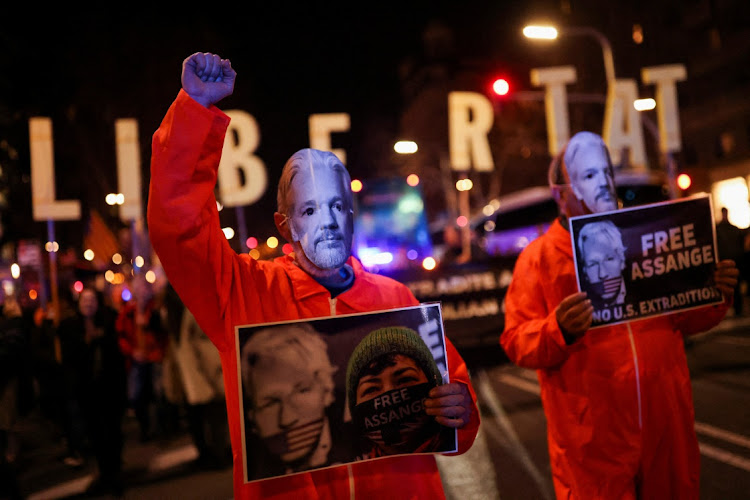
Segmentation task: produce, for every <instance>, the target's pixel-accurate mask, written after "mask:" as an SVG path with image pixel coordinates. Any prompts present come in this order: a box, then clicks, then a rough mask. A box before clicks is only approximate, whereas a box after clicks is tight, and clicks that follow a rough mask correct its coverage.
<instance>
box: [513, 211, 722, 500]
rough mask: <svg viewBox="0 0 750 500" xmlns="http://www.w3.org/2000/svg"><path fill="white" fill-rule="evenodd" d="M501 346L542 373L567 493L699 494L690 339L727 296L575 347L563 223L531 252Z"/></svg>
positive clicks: (553, 458) (572, 284) (562, 494)
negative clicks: (568, 326)
mask: <svg viewBox="0 0 750 500" xmlns="http://www.w3.org/2000/svg"><path fill="white" fill-rule="evenodd" d="M513 274H514V277H522V279H521V278H519V279H514V280H512V282H511V284H510V287H509V289H508V293H507V295H506V297H505V331H504V332H503V334H502V336H501V337H500V343H501V345H502V346H503V348H504V350H505V351H506V353H507V355H508V357H509V359H510V360H511V361H512V362H513V363H515V364H517V365H519V366H522V367H525V368H532V369H535V370H537V374H538V376H539V384H540V386H541V398H542V404H543V406H544V412H545V415H546V418H547V431H548V435H547V441H548V447H549V455H550V462H551V466H552V478H553V481H554V485H555V492H556V495H557V497H558V498H560V499H563V498H565V499H567V498H577V499H586V500H589V499H599V498H601V499H608V500H612V499H620V498H636V496H637V497H638V498H680V499H686V498H698V493H699V489H698V479H699V460H700V456H699V450H698V442H697V438H696V435H695V430H694V428H693V425H694V417H695V415H694V410H693V399H692V391H691V387H690V374H689V372H688V366H687V360H686V357H685V349H684V343H683V336H684V335H688V334H692V333H697V332H700V331H704V330H707V329H709V328H711V327H713V326H714V325H716V324H717V323H718V322H719V321H720V320H721V319H722V318H723V316H724V314H725V313H726V311H727V308H728V305H727V304H726V303H722V304H719V305H714V306H706V307H703V308H699V309H693V310H690V311H686V312H682V313H675V314H671V315H666V316H659V317H654V318H650V319H643V320H639V321H632V322H630V323H624V324H618V325H613V326H608V327H603V328H596V329H593V330H590V331H588V332H586V334H585V335H584V336H583V337H582V338H580V339H579V340H577V341H575V342H573V343H572V344H571V345H567V344H566V342H565V340H564V339H563V336H562V333H561V331H560V328H559V326H558V324H557V320H556V318H555V308H556V307H557V305H558V304H559V303H560V302H561V301H562V299H563V298H565V297H566V296H568V295H570V294H571V293H575V292H576V291H577V290H578V289H577V286H576V276H575V269H574V266H573V249H572V246H571V242H570V234H569V233H568V232H567V231H566V229H565V228H563V226H562V225H561V224H560V222H559V221H555V222H554V223H553V224H552V226H551V227H550V229H549V230H548V231H547V233H546V234H544V235H543V236H541V237H540V238H537V239H536V240H534V241H532V242H531V243H530V244H529V246H528V247H526V248H525V249H524V251H523V252H521V255H520V256H519V259H518V261H517V263H516V267H515V269H514V271H513Z"/></svg>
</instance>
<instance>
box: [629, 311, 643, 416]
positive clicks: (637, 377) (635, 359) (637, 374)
mask: <svg viewBox="0 0 750 500" xmlns="http://www.w3.org/2000/svg"><path fill="white" fill-rule="evenodd" d="M625 324H626V325H627V326H628V337H630V349H631V350H632V351H633V364H635V388H636V392H637V394H638V428H639V429H643V413H642V409H641V374H640V370H638V352H637V351H636V350H635V339H634V338H633V330H632V329H631V328H630V322H628V323H625Z"/></svg>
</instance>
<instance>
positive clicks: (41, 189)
mask: <svg viewBox="0 0 750 500" xmlns="http://www.w3.org/2000/svg"><path fill="white" fill-rule="evenodd" d="M29 147H30V150H31V151H30V152H31V207H32V212H33V217H34V220H79V219H80V218H81V203H80V202H79V201H78V200H55V160H54V147H53V144H52V120H51V119H49V118H45V117H35V118H30V119H29Z"/></svg>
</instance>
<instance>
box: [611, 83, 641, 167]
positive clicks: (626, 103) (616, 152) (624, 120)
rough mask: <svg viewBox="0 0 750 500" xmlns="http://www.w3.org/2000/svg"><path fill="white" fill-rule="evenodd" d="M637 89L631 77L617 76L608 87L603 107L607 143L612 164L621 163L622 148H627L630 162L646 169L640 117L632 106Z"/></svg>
mask: <svg viewBox="0 0 750 500" xmlns="http://www.w3.org/2000/svg"><path fill="white" fill-rule="evenodd" d="M637 98H638V88H637V86H636V83H635V80H633V79H631V78H624V79H618V80H616V81H615V83H614V84H611V85H610V86H609V89H608V90H607V104H606V108H605V110H604V133H603V134H602V136H603V138H604V142H605V143H606V144H607V146H608V147H609V154H610V156H611V157H612V164H613V165H621V164H622V160H623V158H622V152H623V149H627V150H628V162H629V164H630V166H631V167H632V168H634V169H645V168H646V149H645V146H644V144H643V126H642V125H641V116H640V115H639V114H638V111H637V110H636V109H635V107H633V102H634V101H635V100H636V99H637Z"/></svg>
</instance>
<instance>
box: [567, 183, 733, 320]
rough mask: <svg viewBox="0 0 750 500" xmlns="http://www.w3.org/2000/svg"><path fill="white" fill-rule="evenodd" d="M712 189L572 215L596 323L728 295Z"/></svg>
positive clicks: (583, 283)
mask: <svg viewBox="0 0 750 500" xmlns="http://www.w3.org/2000/svg"><path fill="white" fill-rule="evenodd" d="M712 214H713V211H712V209H711V197H710V195H697V196H694V197H690V198H685V199H681V200H674V201H669V202H663V203H655V204H651V205H644V206H640V207H634V208H628V209H623V210H618V211H613V212H605V213H600V214H594V215H585V216H580V217H571V218H570V234H571V238H572V239H573V248H574V253H573V255H574V261H575V267H576V278H577V280H578V289H579V290H581V291H584V292H587V294H588V297H589V299H590V300H591V302H592V304H593V305H594V319H593V322H592V328H596V327H598V326H604V325H611V324H616V323H622V322H624V321H630V320H635V319H642V318H647V317H650V316H657V315H660V314H668V313H673V312H677V311H682V310H687V309H692V308H695V307H700V306H705V305H708V304H715V303H718V302H721V301H722V300H723V298H722V295H721V293H720V292H719V290H717V289H716V287H715V286H714V285H715V284H714V282H713V272H714V270H715V269H716V236H715V226H714V222H713V216H712Z"/></svg>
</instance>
